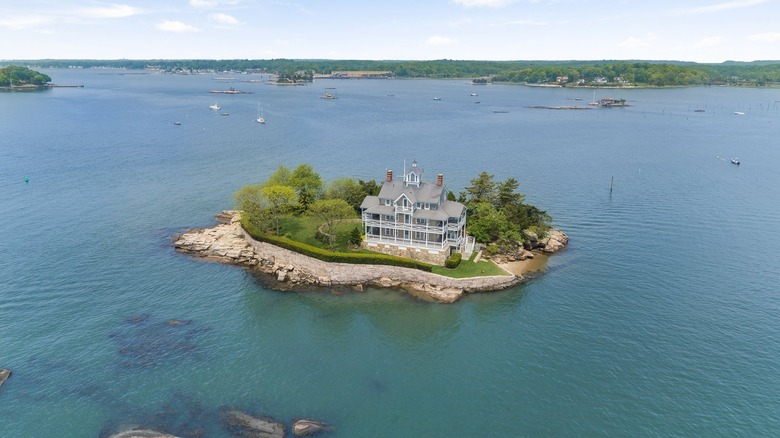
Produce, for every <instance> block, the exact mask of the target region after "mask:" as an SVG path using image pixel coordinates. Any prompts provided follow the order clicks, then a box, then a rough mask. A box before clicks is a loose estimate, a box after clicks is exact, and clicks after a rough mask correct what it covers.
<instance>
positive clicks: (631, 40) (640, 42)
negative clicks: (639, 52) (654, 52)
mask: <svg viewBox="0 0 780 438" xmlns="http://www.w3.org/2000/svg"><path fill="white" fill-rule="evenodd" d="M656 39H658V37H656V36H655V35H653V34H651V33H650V34H647V35H645V36H644V37H633V36H632V37H628V38H626V39H625V40H623V42H621V43H620V44H618V47H625V48H629V49H633V48H636V47H649V46H650V44H651V43H652V42H653V41H655V40H656Z"/></svg>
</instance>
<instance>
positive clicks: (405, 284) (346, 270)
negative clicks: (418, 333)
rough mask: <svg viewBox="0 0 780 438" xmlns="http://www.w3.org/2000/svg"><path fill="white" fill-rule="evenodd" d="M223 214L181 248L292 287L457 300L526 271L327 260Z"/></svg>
mask: <svg viewBox="0 0 780 438" xmlns="http://www.w3.org/2000/svg"><path fill="white" fill-rule="evenodd" d="M218 218H220V219H221V220H223V221H224V222H225V223H221V224H218V225H216V226H214V227H212V228H206V229H202V230H191V231H188V232H186V233H184V234H182V235H181V236H178V237H177V238H175V239H174V246H175V247H176V249H177V250H179V251H183V252H187V253H191V254H195V255H198V256H201V257H205V258H209V259H213V260H218V261H221V262H224V263H232V264H238V265H243V266H247V267H249V268H251V269H254V270H256V271H259V272H263V273H265V274H269V275H273V276H274V278H275V279H276V280H278V281H279V282H280V283H281V284H286V285H288V286H294V285H313V286H322V287H332V286H353V287H355V288H356V289H359V290H360V289H362V288H363V287H364V286H378V287H394V288H401V289H404V290H406V291H408V292H409V293H411V294H412V295H414V296H417V297H420V298H423V299H427V300H431V301H437V302H443V303H452V302H454V301H457V300H458V299H459V298H460V297H461V296H463V294H464V293H466V292H486V291H495V290H500V289H505V288H508V287H510V286H514V285H516V284H518V283H520V282H522V281H524V280H525V278H524V277H522V276H515V275H511V274H509V273H507V275H501V276H490V277H471V278H450V277H444V276H442V275H438V274H433V273H430V272H424V271H420V270H417V269H411V268H402V267H397V266H385V265H359V264H351V263H329V262H324V261H322V260H318V259H315V258H312V257H308V256H305V255H303V254H299V253H297V252H294V251H290V250H287V249H284V248H280V247H278V246H275V245H271V244H270V243H265V242H259V241H257V240H254V239H253V238H252V237H251V236H249V234H248V233H247V232H246V231H245V230H244V229H243V228H242V227H241V225H240V223H239V219H240V216H239V215H238V213H237V212H223V213H221V214H220V216H218ZM228 218H229V219H228Z"/></svg>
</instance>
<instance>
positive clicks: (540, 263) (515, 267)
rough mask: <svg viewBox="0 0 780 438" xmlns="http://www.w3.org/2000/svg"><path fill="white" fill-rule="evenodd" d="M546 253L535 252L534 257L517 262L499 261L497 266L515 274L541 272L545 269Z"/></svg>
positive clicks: (522, 274) (524, 274) (525, 274)
mask: <svg viewBox="0 0 780 438" xmlns="http://www.w3.org/2000/svg"><path fill="white" fill-rule="evenodd" d="M548 258H549V256H548V255H546V254H539V253H537V254H535V255H534V258H532V259H526V260H523V261H518V262H507V263H500V264H498V266H500V267H502V268H504V270H505V271H507V272H510V273H512V274H514V275H517V276H527V275H529V274H533V273H536V272H541V271H544V270H545V269H547V259H548Z"/></svg>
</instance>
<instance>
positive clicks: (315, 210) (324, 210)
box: [308, 199, 355, 249]
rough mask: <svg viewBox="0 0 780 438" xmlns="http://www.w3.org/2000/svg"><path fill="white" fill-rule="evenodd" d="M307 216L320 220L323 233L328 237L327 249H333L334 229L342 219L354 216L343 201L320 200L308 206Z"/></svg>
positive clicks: (352, 210) (351, 209)
mask: <svg viewBox="0 0 780 438" xmlns="http://www.w3.org/2000/svg"><path fill="white" fill-rule="evenodd" d="M308 214H310V215H312V216H314V217H316V218H318V219H320V220H322V226H323V228H324V229H323V233H324V234H326V235H327V236H328V248H329V249H333V247H334V244H335V241H336V234H335V229H334V228H335V227H336V225H338V224H340V223H341V221H343V220H344V219H348V218H351V217H354V216H355V210H354V209H353V208H352V206H351V205H349V204H348V203H347V201H345V200H343V199H320V200H317V201H315V202H313V203H312V204H311V205H309V209H308Z"/></svg>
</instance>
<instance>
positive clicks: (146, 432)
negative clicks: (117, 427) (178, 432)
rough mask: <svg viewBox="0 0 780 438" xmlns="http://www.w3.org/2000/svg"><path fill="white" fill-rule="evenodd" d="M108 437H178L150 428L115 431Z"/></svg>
mask: <svg viewBox="0 0 780 438" xmlns="http://www.w3.org/2000/svg"><path fill="white" fill-rule="evenodd" d="M108 438H179V437H177V436H175V435H169V434H167V433H164V432H158V431H156V430H152V429H131V430H125V431H122V432H118V433H115V434H113V435H111V436H109V437H108Z"/></svg>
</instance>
